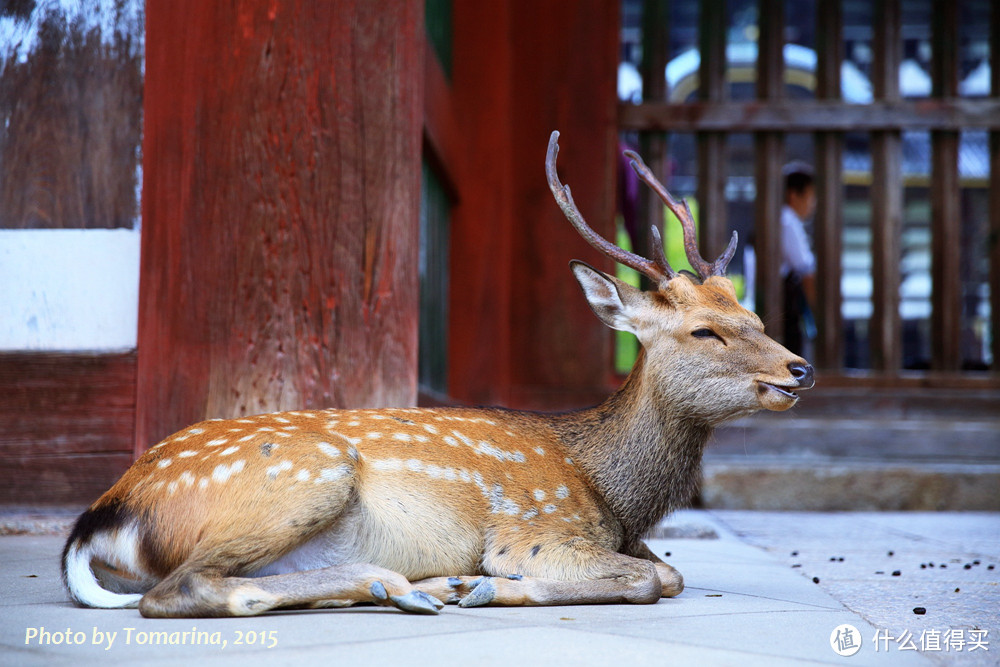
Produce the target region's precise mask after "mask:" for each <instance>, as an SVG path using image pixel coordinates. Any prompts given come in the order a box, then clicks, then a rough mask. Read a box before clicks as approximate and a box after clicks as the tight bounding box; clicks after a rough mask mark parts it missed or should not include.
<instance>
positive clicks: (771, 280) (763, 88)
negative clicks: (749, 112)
mask: <svg viewBox="0 0 1000 667" xmlns="http://www.w3.org/2000/svg"><path fill="white" fill-rule="evenodd" d="M760 18H761V21H760V40H759V41H758V44H760V50H759V52H758V54H757V97H758V99H760V100H766V101H767V102H766V104H769V103H770V101H771V100H777V99H781V98H782V97H783V92H784V82H783V75H784V58H783V52H782V47H783V44H784V2H783V0H761V3H760ZM762 106H763V105H762ZM784 144H785V142H784V134H783V133H781V132H776V131H765V132H758V133H757V134H756V136H755V137H754V145H755V153H756V155H755V161H756V166H755V181H756V186H757V198H756V201H755V205H754V229H755V230H756V237H757V238H756V244H755V246H754V250H755V251H756V254H757V294H758V296H759V298H758V300H757V312H758V313H759V314H760V315H761V318H762V319H763V320H764V324H765V326H766V327H767V330H768V333H769V334H770V335H771V336H773V337H774V338H776V339H777V340H779V341H780V340H783V339H784V291H783V289H782V284H781V256H782V255H781V206H782V202H783V200H784V184H783V183H782V178H781V166H782V163H783V162H784V154H785V145H784Z"/></svg>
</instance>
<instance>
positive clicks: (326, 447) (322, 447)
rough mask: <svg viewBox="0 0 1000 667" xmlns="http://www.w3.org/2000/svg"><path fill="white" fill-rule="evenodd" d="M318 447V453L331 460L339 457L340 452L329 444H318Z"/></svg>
mask: <svg viewBox="0 0 1000 667" xmlns="http://www.w3.org/2000/svg"><path fill="white" fill-rule="evenodd" d="M316 446H317V447H319V451H321V452H323V453H324V454H326V455H327V456H329V457H331V458H337V457H338V456H340V450H339V449H337V448H336V447H334V446H333V445H331V444H330V443H329V442H320V443H317V445H316Z"/></svg>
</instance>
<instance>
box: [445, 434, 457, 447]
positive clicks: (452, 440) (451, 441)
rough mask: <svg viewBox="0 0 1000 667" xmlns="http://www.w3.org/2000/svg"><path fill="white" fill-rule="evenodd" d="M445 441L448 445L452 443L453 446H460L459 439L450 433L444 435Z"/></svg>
mask: <svg viewBox="0 0 1000 667" xmlns="http://www.w3.org/2000/svg"><path fill="white" fill-rule="evenodd" d="M444 442H445V444H446V445H451V446H452V447H458V440H456V439H455V438H453V437H451V436H450V435H446V436H444Z"/></svg>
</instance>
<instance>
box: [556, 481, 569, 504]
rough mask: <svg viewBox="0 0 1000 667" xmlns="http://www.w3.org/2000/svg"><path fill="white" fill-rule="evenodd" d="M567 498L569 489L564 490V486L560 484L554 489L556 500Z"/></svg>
mask: <svg viewBox="0 0 1000 667" xmlns="http://www.w3.org/2000/svg"><path fill="white" fill-rule="evenodd" d="M568 496H569V489H567V488H566V485H565V484H560V485H559V486H558V487H556V498H559V499H560V500H562V499H563V498H566V497H568Z"/></svg>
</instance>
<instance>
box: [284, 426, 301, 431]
mask: <svg viewBox="0 0 1000 667" xmlns="http://www.w3.org/2000/svg"><path fill="white" fill-rule="evenodd" d="M298 428H299V427H298V426H296V425H295V424H289V425H288V426H282V427H281V430H282V431H297V430H298Z"/></svg>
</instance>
